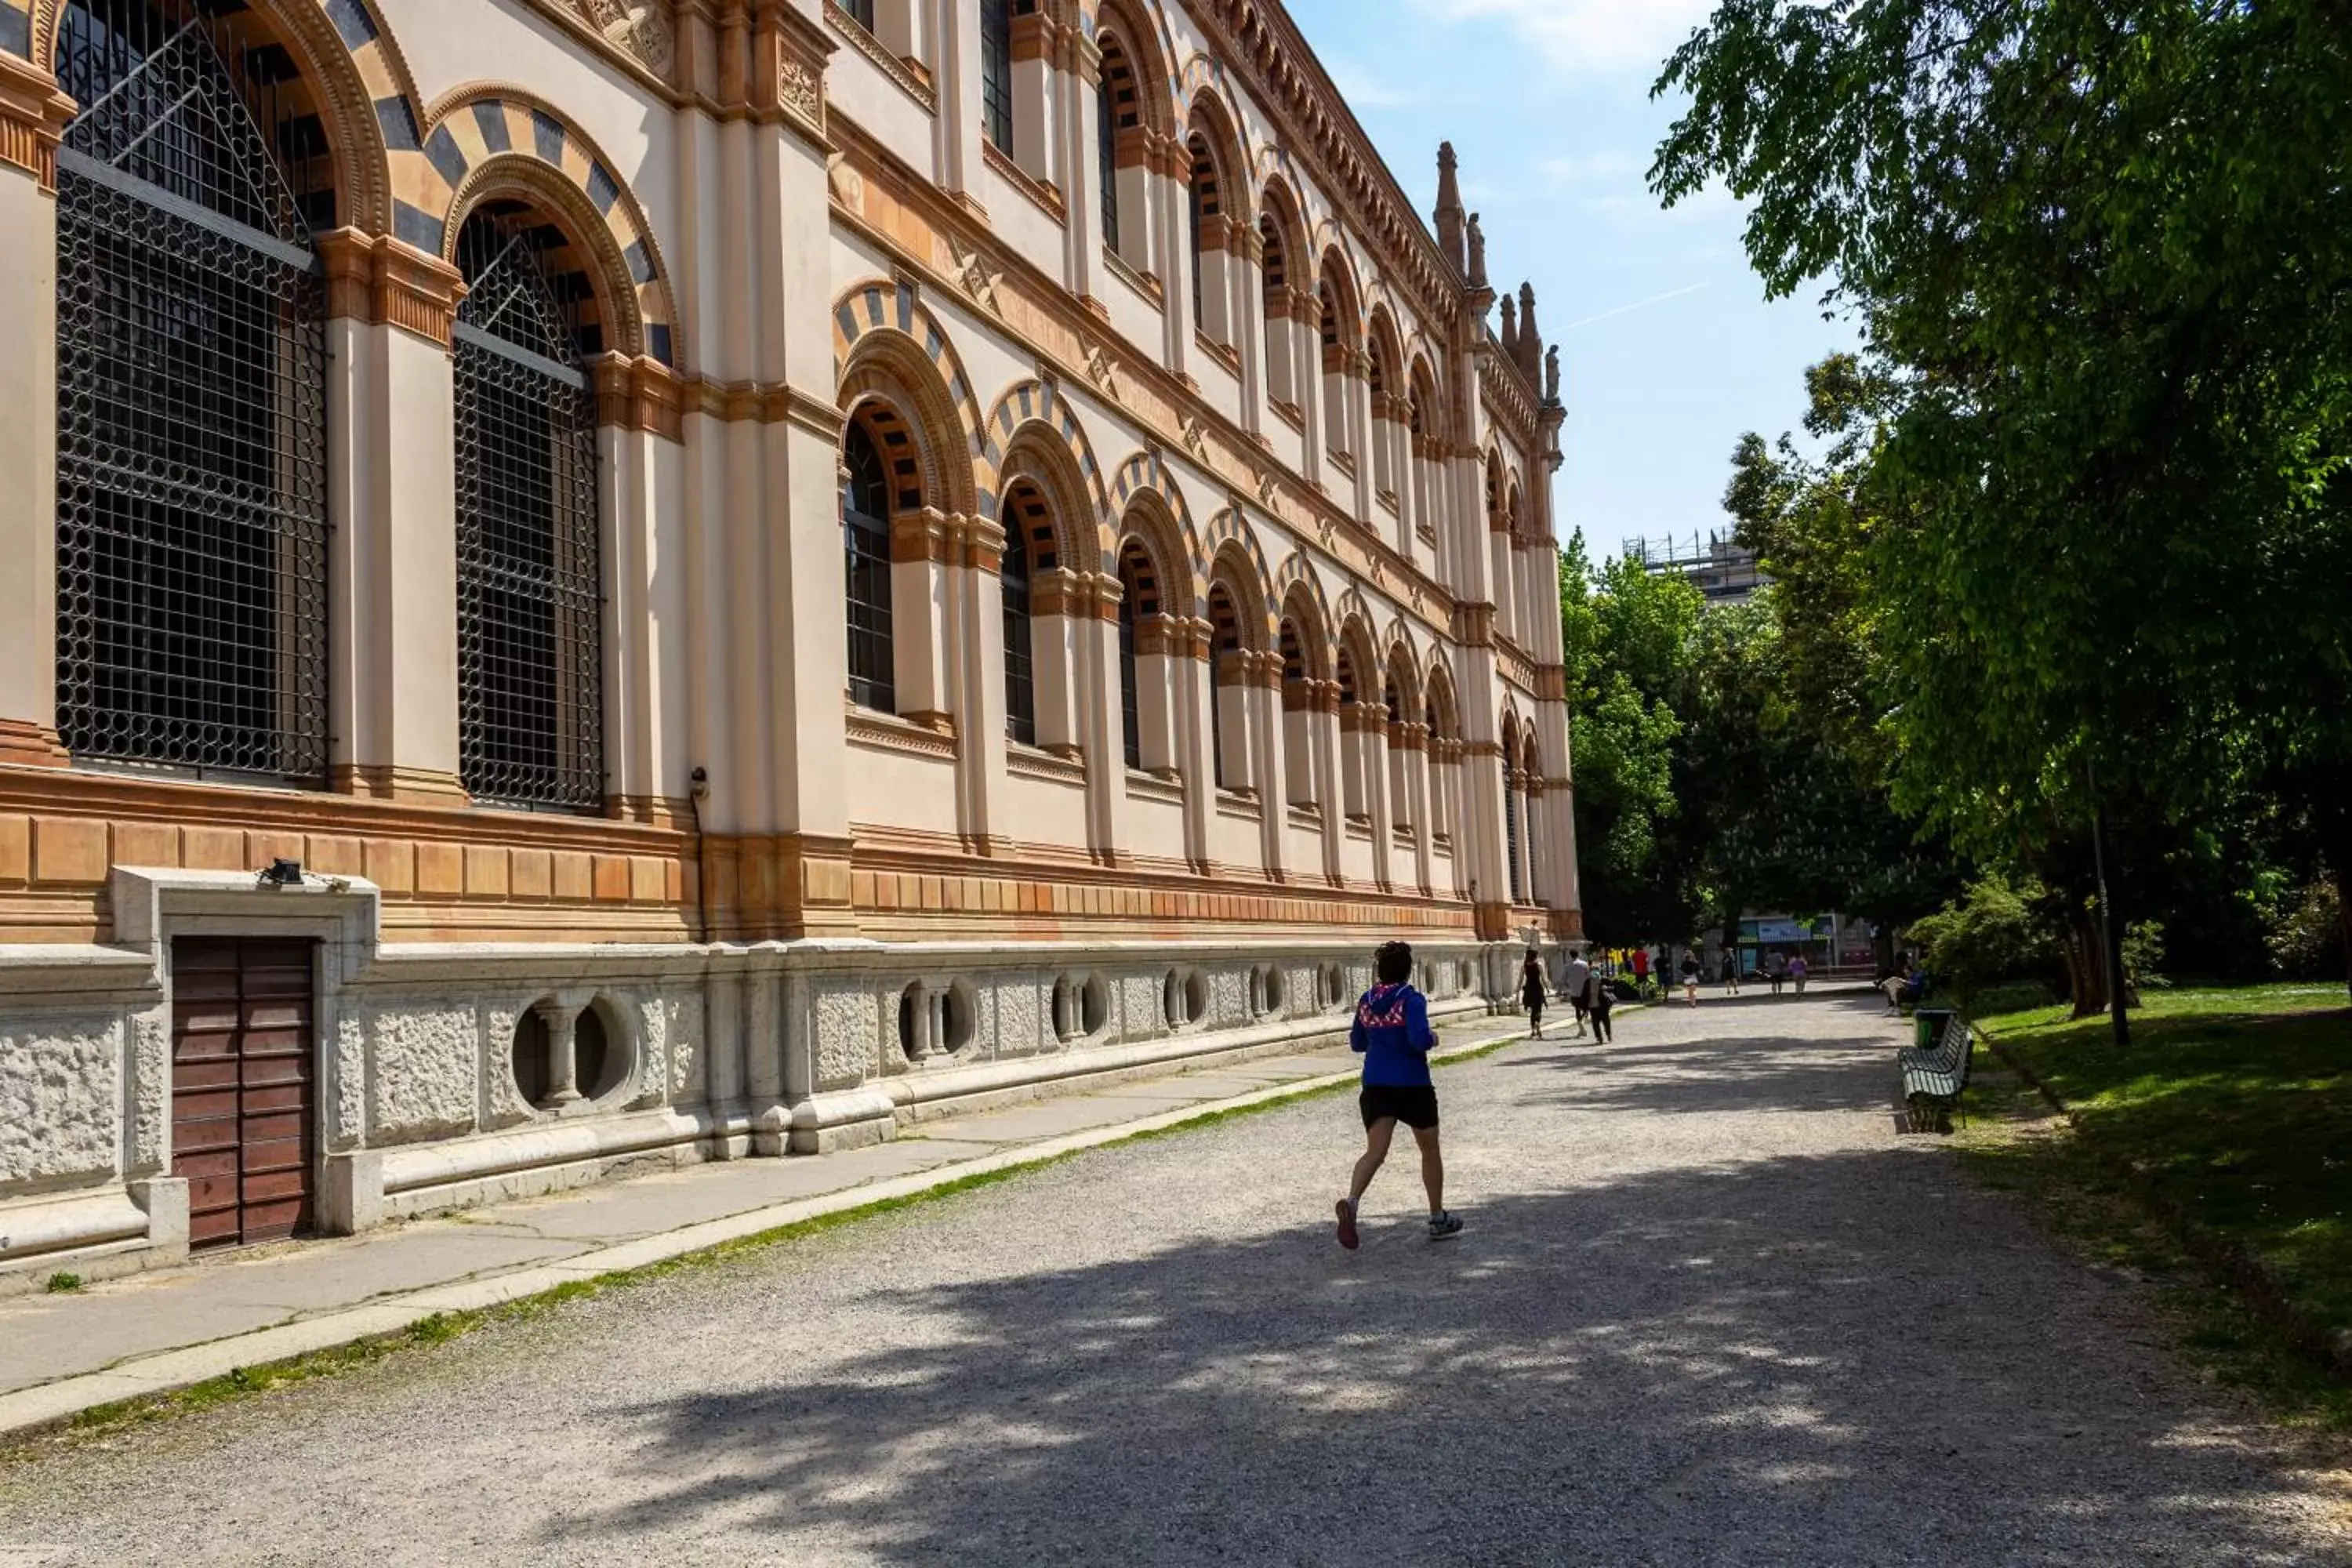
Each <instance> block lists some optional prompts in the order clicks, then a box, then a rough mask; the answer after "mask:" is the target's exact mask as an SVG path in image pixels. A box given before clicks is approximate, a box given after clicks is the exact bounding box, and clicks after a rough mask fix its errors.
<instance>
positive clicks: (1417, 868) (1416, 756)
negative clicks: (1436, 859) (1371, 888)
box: [1397, 721, 1437, 898]
mask: <svg viewBox="0 0 2352 1568" xmlns="http://www.w3.org/2000/svg"><path fill="white" fill-rule="evenodd" d="M1397 728H1398V731H1399V736H1398V746H1399V754H1400V755H1401V756H1402V757H1403V758H1404V763H1405V770H1404V771H1405V778H1404V790H1405V795H1406V798H1407V799H1408V800H1409V801H1410V802H1411V805H1410V807H1409V809H1410V810H1411V811H1412V821H1413V836H1412V860H1413V881H1414V883H1415V884H1416V885H1417V886H1418V887H1419V888H1420V889H1421V892H1422V896H1423V898H1426V897H1428V896H1429V890H1430V880H1429V871H1430V851H1431V849H1432V847H1433V841H1434V840H1435V838H1436V837H1437V812H1436V807H1435V804H1434V803H1433V801H1432V800H1431V799H1430V795H1429V726H1428V725H1426V724H1423V723H1420V722H1418V721H1412V722H1407V723H1404V724H1401V725H1399V726H1398V727H1397Z"/></svg>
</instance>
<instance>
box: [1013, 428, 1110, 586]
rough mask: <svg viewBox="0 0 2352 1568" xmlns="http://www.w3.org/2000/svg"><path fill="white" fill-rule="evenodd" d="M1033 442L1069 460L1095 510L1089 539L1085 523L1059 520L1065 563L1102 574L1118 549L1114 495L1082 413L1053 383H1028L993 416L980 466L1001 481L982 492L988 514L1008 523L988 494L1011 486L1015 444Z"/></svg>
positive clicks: (1079, 569) (1073, 519)
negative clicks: (1082, 422)
mask: <svg viewBox="0 0 2352 1568" xmlns="http://www.w3.org/2000/svg"><path fill="white" fill-rule="evenodd" d="M1032 439H1035V440H1038V441H1041V442H1045V443H1047V444H1050V445H1051V446H1052V447H1054V448H1055V452H1056V453H1057V454H1061V453H1066V454H1067V455H1068V458H1069V466H1070V468H1073V469H1075V471H1076V476H1077V479H1078V482H1079V484H1080V485H1082V486H1083V487H1084V489H1085V492H1086V497H1087V504H1088V506H1089V507H1090V508H1091V510H1092V515H1091V517H1089V518H1087V519H1086V520H1085V521H1087V523H1088V524H1090V527H1089V528H1088V529H1087V531H1086V533H1085V536H1084V538H1083V539H1082V538H1081V532H1080V521H1081V520H1080V519H1078V518H1076V517H1068V518H1057V519H1056V523H1057V526H1058V531H1059V534H1060V538H1061V542H1062V546H1063V550H1062V552H1063V553H1064V554H1065V555H1066V556H1067V557H1068V559H1067V560H1066V561H1065V562H1064V564H1065V565H1067V566H1069V567H1070V568H1071V569H1072V570H1074V571H1083V572H1095V571H1100V570H1102V569H1103V565H1102V563H1105V562H1108V561H1109V560H1110V559H1111V558H1112V557H1113V556H1114V555H1115V554H1116V553H1117V552H1118V532H1117V520H1116V518H1115V516H1114V515H1113V513H1112V511H1111V504H1110V492H1109V491H1108V489H1105V488H1104V486H1103V473H1102V465H1101V463H1100V462H1098V461H1097V459H1096V458H1095V450H1094V444H1093V443H1092V442H1090V441H1088V440H1087V433H1086V429H1085V427H1084V426H1081V425H1080V424H1079V423H1078V416H1077V410H1076V409H1075V408H1073V407H1072V406H1071V405H1070V403H1069V400H1068V399H1066V398H1065V397H1064V396H1062V395H1061V394H1060V392H1059V391H1057V390H1056V389H1055V387H1054V386H1053V384H1051V383H1048V382H1041V381H1024V382H1022V383H1021V384H1018V385H1016V386H1014V387H1013V389H1012V390H1011V391H1009V392H1007V393H1006V394H1005V395H1004V396H1003V398H1001V399H1000V400H999V401H998V403H997V405H996V410H995V412H994V413H992V414H991V415H990V416H989V417H988V423H987V425H986V426H985V427H984V434H983V435H982V439H981V451H980V461H981V464H982V467H983V468H984V469H985V470H986V471H987V472H989V473H990V474H992V475H993V476H995V479H994V481H993V482H992V484H991V485H990V486H989V487H988V488H987V491H983V493H982V500H981V504H982V510H983V512H984V513H985V514H986V515H988V516H989V517H991V518H992V520H994V521H1003V520H1002V519H1001V518H998V517H997V516H996V514H997V512H998V511H999V510H1000V509H1001V502H1000V501H999V500H998V499H997V498H996V497H995V496H993V495H992V494H990V493H988V491H992V490H994V489H996V488H997V487H998V486H1001V485H1002V484H1003V483H1004V482H1005V478H1006V476H1007V475H1008V474H1009V473H1010V472H1011V469H1012V467H1013V463H1012V458H1013V450H1014V447H1015V444H1016V443H1024V444H1025V443H1026V442H1027V441H1029V440H1032Z"/></svg>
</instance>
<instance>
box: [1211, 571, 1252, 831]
mask: <svg viewBox="0 0 2352 1568" xmlns="http://www.w3.org/2000/svg"><path fill="white" fill-rule="evenodd" d="M1209 624H1210V626H1211V627H1212V628H1213V635H1214V637H1215V641H1214V642H1213V644H1212V645H1211V646H1212V647H1213V649H1214V650H1215V651H1214V653H1213V656H1212V657H1213V661H1214V662H1213V663H1212V664H1211V665H1210V666H1209V757H1210V765H1211V771H1212V773H1213V775H1214V776H1215V778H1216V781H1217V784H1218V785H1219V786H1220V787H1222V788H1224V789H1244V788H1247V787H1248V785H1249V782H1250V778H1249V762H1248V757H1249V752H1248V748H1247V745H1246V744H1245V743H1244V739H1243V737H1242V736H1241V735H1240V734H1239V732H1238V731H1239V730H1240V728H1241V725H1242V724H1243V722H1244V719H1243V706H1242V679H1243V672H1242V670H1241V667H1240V654H1241V651H1242V626H1241V616H1240V614H1239V612H1237V611H1236V610H1235V609H1234V596H1233V594H1232V593H1231V592H1230V591H1229V590H1228V589H1227V588H1226V587H1225V585H1224V584H1223V583H1219V584H1216V585H1215V586H1213V587H1212V588H1211V589H1210V590H1209ZM1229 723H1230V724H1232V725H1233V726H1234V729H1235V731H1236V733H1235V735H1234V739H1233V740H1232V742H1228V741H1227V739H1226V736H1225V726H1226V725H1227V724H1229ZM1228 759H1230V762H1229V761H1228Z"/></svg>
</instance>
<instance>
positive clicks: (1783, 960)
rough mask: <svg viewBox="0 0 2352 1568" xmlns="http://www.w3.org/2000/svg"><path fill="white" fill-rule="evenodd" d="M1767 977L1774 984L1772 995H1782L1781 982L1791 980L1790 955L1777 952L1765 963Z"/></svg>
mask: <svg viewBox="0 0 2352 1568" xmlns="http://www.w3.org/2000/svg"><path fill="white" fill-rule="evenodd" d="M1764 973H1765V977H1766V978H1767V979H1769V980H1770V981H1771V982H1772V994H1773V995H1775V996H1778V995H1779V994H1780V982H1782V981H1783V980H1786V979H1788V978H1789V955H1788V954H1787V953H1785V952H1775V953H1773V954H1772V956H1771V957H1770V958H1768V959H1766V960H1765V961H1764Z"/></svg>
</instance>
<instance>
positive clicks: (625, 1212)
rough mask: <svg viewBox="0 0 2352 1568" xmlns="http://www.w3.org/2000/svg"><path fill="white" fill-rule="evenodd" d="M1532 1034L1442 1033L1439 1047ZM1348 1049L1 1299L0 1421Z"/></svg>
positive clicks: (657, 1252)
mask: <svg viewBox="0 0 2352 1568" xmlns="http://www.w3.org/2000/svg"><path fill="white" fill-rule="evenodd" d="M1526 1032H1527V1028H1526V1025H1525V1024H1524V1022H1522V1021H1520V1020H1517V1019H1514V1018H1511V1017H1508V1016H1503V1017H1488V1018H1478V1019H1474V1020H1471V1021H1468V1022H1465V1023H1459V1024H1454V1025H1452V1026H1446V1027H1444V1028H1442V1029H1441V1030H1440V1031H1439V1034H1440V1038H1441V1044H1440V1046H1439V1047H1438V1049H1437V1051H1436V1052H1434V1053H1433V1058H1432V1059H1433V1060H1438V1061H1443V1060H1445V1059H1447V1058H1452V1057H1457V1056H1461V1055H1464V1054H1465V1053H1467V1052H1472V1051H1476V1050H1479V1049H1482V1048H1484V1047H1486V1046H1490V1045H1493V1044H1495V1043H1496V1042H1498V1041H1502V1040H1509V1039H1516V1038H1518V1037H1521V1036H1523V1035H1525V1034H1526ZM1355 1071H1356V1066H1355V1060H1354V1058H1352V1057H1351V1056H1350V1055H1349V1052H1348V1050H1347V1048H1346V1047H1345V1046H1344V1045H1342V1046H1335V1047H1329V1048H1327V1049H1324V1050H1319V1051H1310V1052H1304V1053H1299V1054H1296V1055H1290V1056H1277V1057H1266V1058H1259V1059H1256V1060H1251V1061H1243V1062H1240V1063H1230V1064H1218V1065H1212V1066H1210V1067H1207V1068H1202V1069H1200V1070H1197V1071H1192V1072H1184V1073H1177V1074H1173V1075H1171V1076H1169V1077H1166V1078H1159V1079H1145V1080H1141V1081H1137V1082H1129V1083H1121V1084H1117V1085H1115V1086H1112V1087H1110V1088H1108V1089H1100V1090H1097V1091H1096V1092H1093V1093H1087V1094H1076V1095H1070V1096H1067V1097H1065V1098H1061V1099H1055V1100H1037V1101H1032V1102H1029V1103H1025V1104H1021V1105H1016V1106H1013V1107H1010V1108H1007V1109H1004V1110H992V1111H988V1112H984V1113H982V1114H977V1115H972V1116H965V1117H958V1118H954V1119H951V1120H948V1121H935V1122H926V1123H923V1124H922V1125H921V1127H920V1128H919V1130H918V1131H915V1132H912V1133H908V1134H902V1135H901V1136H900V1137H898V1139H896V1140H894V1141H892V1142H887V1143H881V1144H877V1145H875V1146H873V1147H871V1148H866V1149H858V1150H853V1151H850V1152H845V1153H839V1154H824V1155H816V1156H813V1157H806V1158H790V1159H782V1160H743V1161H735V1162H730V1163H711V1164H704V1165H697V1166H693V1167H690V1168H688V1169H686V1170H682V1171H674V1172H665V1173H660V1174H656V1175H648V1176H644V1177H640V1178H636V1179H634V1180H626V1181H620V1182H614V1183H612V1184H606V1185H603V1186H593V1187H587V1188H583V1189H580V1190H578V1191H574V1192H571V1193H564V1194H554V1195H551V1196H548V1197H541V1198H532V1199H528V1200H525V1201H522V1202H518V1203H508V1204H499V1205H489V1206H485V1207H481V1208H475V1209H468V1210H466V1211H464V1212H462V1213H459V1214H456V1215H447V1216H446V1217H441V1218H435V1219H424V1220H416V1221H412V1222H409V1223H407V1224H403V1225H397V1226H391V1227H389V1228H386V1229H383V1230H380V1231H373V1232H370V1233H369V1234H367V1235H364V1236H359V1237H347V1238H341V1239H325V1240H316V1241H299V1242H288V1243H281V1244H278V1245H276V1246H271V1247H257V1248H252V1249H247V1250H245V1251H239V1252H228V1253H215V1254H213V1255H211V1256H209V1257H206V1258H201V1259H199V1260H198V1261H195V1262H193V1263H189V1264H186V1265H184V1266H182V1267H179V1268H163V1269H156V1270H153V1271H152V1272H149V1273H144V1274H136V1275H131V1276H127V1277H125V1278H122V1279H113V1280H109V1281H106V1282H104V1283H102V1284H98V1285H93V1286H90V1287H89V1288H87V1289H83V1290H80V1291H77V1292H73V1293H70V1294H58V1295H42V1296H23V1297H16V1298H12V1299H8V1300H0V1436H5V1435H7V1434H10V1433H20V1432H24V1431H26V1430H29V1429H32V1428H37V1427H40V1426H48V1425H52V1424H54V1423H56V1422H58V1421H61V1420H65V1419H68V1418H70V1417H72V1416H73V1415H78V1414H79V1413H80V1412H82V1411H85V1410H89V1409H91V1408H94V1407H95V1406H98V1405H109V1404H112V1403H114V1402H116V1401H118V1400H125V1399H135V1398H140V1397H142V1396H145V1395H150V1394H164V1393H169V1392H171V1391H172V1390H174V1389H179V1388H185V1387H188V1386H190V1385H192V1384H198V1383H203V1382H205V1381H206V1380H208V1379H211V1378H215V1377H219V1376H222V1375H225V1374H226V1373H229V1372H232V1371H234V1370H236V1369H237V1368H239V1367H254V1366H262V1365H267V1364H268V1363H274V1362H279V1361H284V1360H287V1359H289V1358H290V1357H294V1356H299V1355H303V1354H307V1353H310V1352H315V1351H320V1350H325V1349H328V1348H331V1347H333V1346H337V1345H344V1344H350V1343H352V1342H356V1341H360V1340H364V1339H370V1338H373V1337H375V1336H378V1335H383V1334H391V1333H396V1332H398V1331H402V1330H404V1329H405V1328H407V1327H409V1326H410V1325H412V1324H414V1323H415V1322H418V1321H421V1320H423V1319H425V1318H428V1317H431V1316H433V1315H434V1314H435V1313H437V1312H458V1311H469V1310H478V1309H481V1308H485V1307H491V1306H496V1305H499V1303H501V1302H506V1301H511V1300H518V1299H520V1298H522V1297H525V1296H533V1295H537V1294H539V1293H541V1292H542V1291H546V1290H550V1289H555V1288H557V1287H559V1286H562V1285H564V1284H567V1283H570V1282H572V1281H576V1280H583V1279H593V1278H595V1277H597V1276H599V1275H603V1274H608V1273H612V1272H614V1271H615V1270H620V1269H628V1268H642V1267H644V1266H646V1264H650V1263H657V1262H660V1261H662V1260H664V1259H667V1258H676V1257H679V1256H681V1255H683V1254H686V1253H689V1252H695V1251H698V1250H701V1249H702V1248H705V1247H714V1246H718V1245H719V1244H721V1243H723V1242H728V1241H732V1240H738V1239H740V1238H741V1237H750V1236H757V1235H759V1234H761V1232H763V1231H768V1230H772V1229H775V1228H777V1227H778V1226H788V1225H793V1224H796V1223H799V1222H801V1221H803V1220H808V1219H814V1218H817V1217H819V1216H822V1215H828V1214H834V1213H838V1212H840V1211H842V1210H845V1209H851V1208H856V1207H859V1206H861V1205H866V1204H871V1203H876V1202H879V1201H882V1200H884V1199H888V1198H896V1197H907V1196H911V1195H914V1194H919V1193H922V1192H925V1191H928V1190H929V1189H932V1188H935V1187H939V1186H942V1185H945V1184H950V1183H952V1182H956V1181H959V1180H961V1179H962V1178H964V1177H967V1176H972V1175H979V1174H983V1173H990V1172H994V1171H1002V1170H1006V1169H1010V1168H1013V1167H1016V1166H1020V1165H1025V1164H1034V1163H1039V1162H1042V1161H1046V1160H1051V1159H1054V1158H1055V1157H1057V1156H1059V1155H1062V1154H1065V1153H1068V1152H1073V1151H1076V1150H1080V1149H1087V1148H1091V1147H1095V1146H1097V1145H1099V1144H1104V1143H1109V1142H1117V1141H1118V1140H1119V1139H1122V1138H1127V1137H1131V1136H1133V1135H1134V1134H1136V1133H1139V1132H1146V1131H1153V1130H1154V1129H1158V1128H1162V1127H1169V1126H1174V1125H1177V1124H1180V1123H1181V1122H1184V1121H1190V1120H1192V1119H1193V1118H1195V1117H1199V1116H1202V1115H1205V1114H1209V1113H1213V1112H1215V1111H1220V1110H1236V1109H1241V1108H1243V1107H1246V1106H1252V1105H1257V1104H1262V1103H1265V1102H1266V1101H1270V1100H1286V1099H1290V1098H1294V1097H1296V1096H1297V1095H1300V1094H1304V1093H1307V1092H1310V1091H1312V1090H1314V1089H1319V1088H1322V1087H1324V1086H1325V1085H1328V1084H1331V1083H1334V1082H1344V1081H1347V1080H1349V1079H1352V1078H1353V1077H1354V1075H1355Z"/></svg>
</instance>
